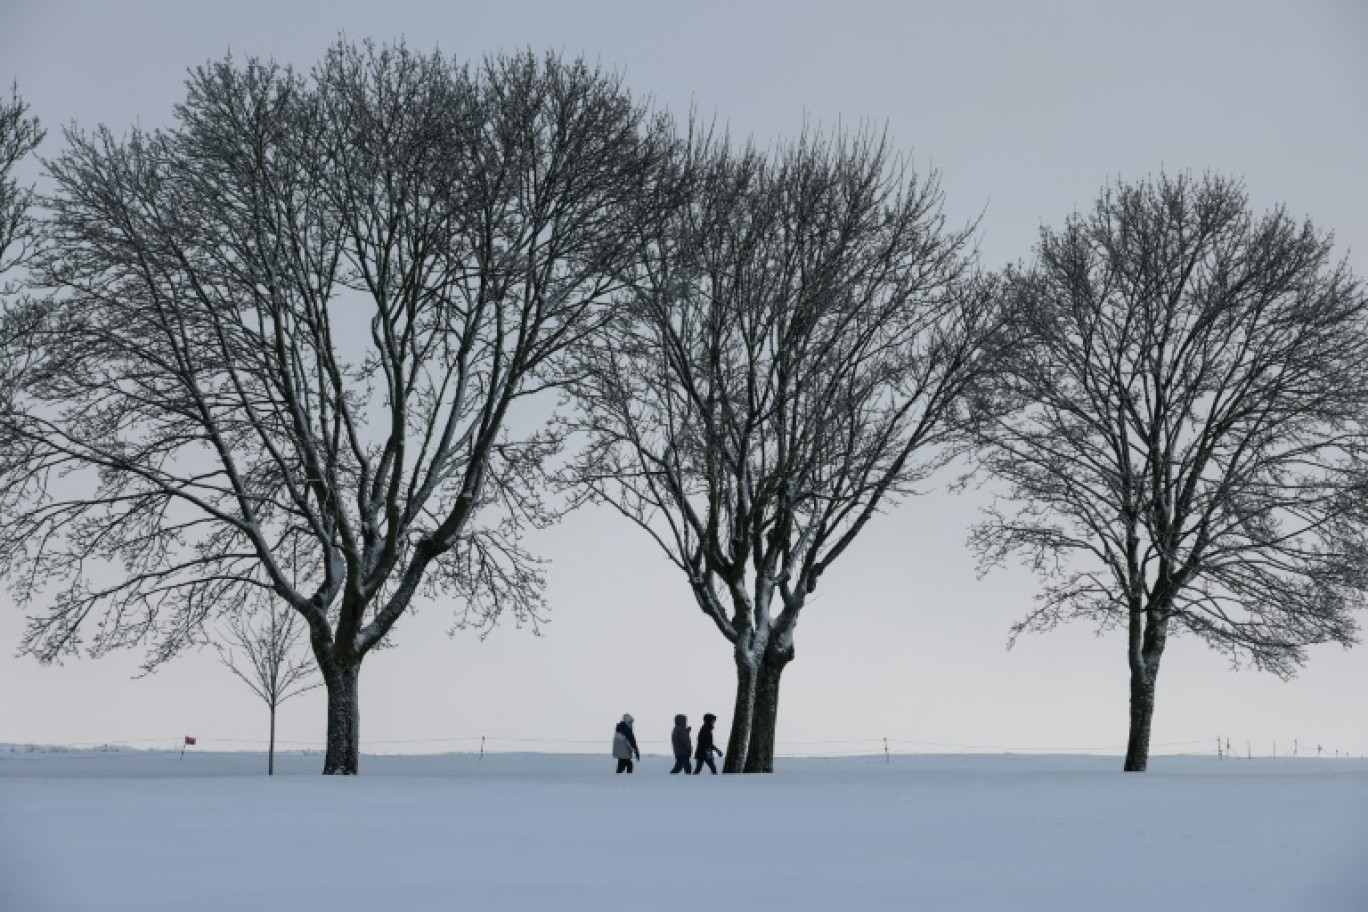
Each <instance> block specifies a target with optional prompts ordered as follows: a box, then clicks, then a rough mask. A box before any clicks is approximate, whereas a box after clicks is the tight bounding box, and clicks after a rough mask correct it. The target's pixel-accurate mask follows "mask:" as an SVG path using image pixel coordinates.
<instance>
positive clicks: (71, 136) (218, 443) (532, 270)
mask: <svg viewBox="0 0 1368 912" xmlns="http://www.w3.org/2000/svg"><path fill="white" fill-rule="evenodd" d="M658 126H659V125H658V123H657V121H656V120H655V119H654V118H652V117H651V116H650V115H648V113H647V112H646V111H645V110H644V108H643V107H642V106H641V105H640V104H638V103H636V102H634V101H633V100H632V99H631V98H630V97H629V95H628V94H627V92H626V91H625V90H624V89H623V87H622V86H621V84H620V82H619V80H618V79H617V78H615V77H612V76H610V75H607V74H604V73H602V72H600V71H597V70H595V69H593V68H591V67H588V66H586V65H585V64H583V63H582V62H579V61H565V60H562V59H560V58H558V57H557V56H555V55H550V56H546V57H539V56H537V55H534V54H531V53H522V54H517V55H513V56H499V57H494V58H491V59H489V60H487V61H485V62H484V64H483V65H482V66H476V67H473V68H472V67H467V66H464V65H459V64H457V63H456V62H454V61H452V60H449V59H446V58H445V57H443V56H442V55H440V54H438V53H432V54H428V55H420V54H417V53H414V52H411V51H409V50H407V49H406V48H404V47H402V46H400V47H390V48H377V47H374V46H370V45H367V46H364V47H361V48H357V47H353V46H349V45H346V44H338V45H337V46H335V47H334V48H332V49H331V51H330V52H329V53H328V54H327V55H326V57H325V59H324V60H323V61H322V62H321V63H320V64H319V65H318V66H317V67H316V68H315V69H314V70H313V71H312V73H311V74H309V75H307V76H305V75H300V74H297V73H295V72H293V71H291V70H290V69H288V68H282V67H279V66H276V65H274V64H271V63H263V62H258V61H248V62H246V63H245V64H239V63H236V62H234V61H232V60H231V59H229V60H225V61H223V62H220V63H216V64H212V65H208V66H205V67H202V68H199V69H197V70H195V71H193V73H192V74H191V77H190V79H189V81H188V92H187V96H186V99H185V101H184V103H182V104H181V105H180V106H178V107H177V109H176V121H175V125H174V126H172V127H170V128H169V129H166V130H158V131H153V132H146V131H142V130H136V129H135V130H132V131H131V132H129V133H128V134H126V135H125V136H123V137H119V136H116V135H115V134H114V133H113V132H111V131H110V130H108V129H105V128H101V129H99V130H96V131H94V132H93V133H85V132H79V131H74V130H73V131H70V132H69V133H68V135H67V148H66V149H65V150H64V151H63V152H62V153H61V154H60V155H59V156H58V157H57V158H56V159H54V160H53V161H52V162H51V163H50V165H49V167H50V171H51V174H52V177H53V180H54V181H55V183H56V187H57V190H56V193H55V195H54V196H53V198H52V199H50V200H48V201H47V202H48V205H49V206H50V208H51V210H52V212H53V217H52V221H51V224H50V225H49V227H48V231H47V242H48V250H47V253H46V255H45V256H44V257H43V258H42V259H41V261H40V262H39V263H38V266H37V267H36V268H37V269H38V271H39V273H40V278H41V280H42V281H43V283H44V285H45V286H46V287H47V288H48V289H49V290H50V294H49V296H48V298H47V300H46V303H45V304H44V309H45V312H44V315H43V321H42V324H41V326H39V327H37V328H36V329H35V330H34V332H33V334H32V335H31V336H30V339H29V341H28V343H27V344H28V345H30V346H31V350H33V351H36V352H37V358H38V360H39V362H40V363H39V370H37V371H36V372H33V373H31V375H30V379H29V381H28V382H27V383H26V384H25V385H24V387H23V388H22V389H21V391H20V393H19V395H20V398H21V400H22V408H21V414H20V415H19V416H18V417H17V418H15V419H12V420H10V421H9V422H8V423H9V424H10V425H11V428H10V431H11V433H15V434H17V435H18V439H20V440H21V441H22V442H23V447H22V450H23V451H22V452H14V453H12V454H7V456H6V458H5V461H4V464H3V465H0V487H4V488H5V489H6V490H7V491H9V492H11V496H10V497H9V498H8V499H7V508H6V510H5V515H4V517H3V526H4V527H3V530H0V562H2V565H3V569H4V570H5V571H6V572H7V574H8V575H9V578H10V579H11V580H12V581H13V583H14V588H15V590H16V592H17V593H18V595H19V597H20V598H21V600H23V601H24V603H26V604H27V605H29V606H30V608H31V609H33V612H32V614H31V623H30V626H29V629H28V632H27V635H26V638H25V640H24V644H23V648H24V649H25V650H27V651H29V652H31V653H33V654H35V655H37V656H38V657H39V658H40V659H42V660H52V659H55V658H57V657H59V656H62V655H64V654H67V653H70V652H72V651H74V650H76V649H78V647H80V646H81V645H82V641H83V639H84V640H85V645H86V646H87V647H88V650H89V651H90V652H91V653H95V654H99V653H102V652H105V651H107V650H109V649H113V648H117V647H121V646H129V645H134V644H146V645H147V647H148V649H149V652H148V659H147V663H148V665H149V666H155V665H156V664H158V663H160V662H162V661H164V660H166V659H167V658H169V657H171V656H172V655H174V654H176V653H177V651H178V650H180V649H181V648H182V647H183V646H184V645H186V644H187V643H190V642H192V641H193V640H194V638H195V632H196V631H197V630H199V629H200V628H201V627H202V625H203V624H204V623H205V621H206V620H208V619H210V618H213V617H214V616H215V615H218V614H221V613H224V612H233V611H237V610H243V606H246V605H248V604H250V601H251V600H250V594H251V593H252V592H255V591H259V590H260V589H261V588H263V587H264V588H265V589H267V590H268V591H269V592H270V593H272V594H273V595H274V596H275V597H276V598H278V599H280V600H282V601H283V602H284V603H285V604H288V605H289V606H290V607H291V608H292V609H293V610H294V611H296V612H298V614H299V615H300V616H301V618H302V620H303V621H304V622H305V624H306V625H307V627H308V630H309V637H310V645H311V647H312V651H313V655H314V657H315V659H316V661H317V664H318V668H319V671H320V673H321V675H322V678H323V680H324V682H325V684H326V687H327V691H328V727H327V753H326V757H325V760H324V772H325V773H341V774H351V773H355V772H357V768H358V749H359V747H358V745H359V725H360V718H359V703H358V677H359V673H360V669H361V665H362V661H363V659H364V658H365V657H366V655H367V654H368V653H369V652H370V651H371V650H372V649H374V648H375V647H376V646H377V645H378V644H380V643H381V642H382V641H384V640H385V638H386V636H387V635H388V634H389V633H390V631H391V630H392V629H393V627H394V625H395V624H396V623H397V622H398V621H399V619H400V618H401V617H402V616H403V615H404V614H405V612H406V611H408V610H409V608H410V606H411V605H412V604H413V603H414V599H415V597H418V596H420V595H422V594H423V593H424V592H426V593H427V594H429V595H437V594H440V595H441V596H442V597H443V600H444V601H445V600H451V601H453V602H455V603H456V604H457V605H458V606H460V607H459V611H460V614H459V617H460V619H461V621H462V622H470V623H477V624H478V623H492V622H493V621H494V619H495V618H496V617H497V616H498V615H499V614H500V612H507V611H511V612H514V613H516V614H517V615H518V616H521V617H530V618H533V619H535V618H536V616H537V612H538V611H539V609H540V585H541V576H540V573H539V572H538V568H537V564H536V562H535V561H533V560H532V559H531V558H530V557H529V555H527V554H526V553H525V552H524V551H523V550H522V548H521V547H520V545H519V542H520V532H521V530H522V529H523V528H524V527H525V524H526V523H528V522H537V521H539V520H540V519H542V518H545V509H544V506H543V504H542V502H541V501H540V499H539V497H538V491H539V488H538V487H537V486H536V484H535V483H534V482H535V479H534V475H535V472H536V470H537V469H538V467H539V466H540V464H541V462H542V460H543V459H545V458H546V457H547V455H548V454H549V453H551V452H553V451H554V449H555V447H556V442H557V441H556V440H555V438H554V436H553V435H551V434H550V433H548V431H547V430H546V426H545V422H544V420H543V418H542V416H543V415H544V414H545V413H546V412H547V411H549V409H548V408H547V407H546V406H543V405H541V404H539V399H538V396H539V394H540V393H542V392H543V391H544V390H546V389H548V388H550V387H554V386H555V385H556V384H557V383H558V382H560V379H561V373H560V371H561V365H560V364H559V363H558V359H559V358H560V355H561V353H562V352H563V351H564V350H565V349H566V347H567V346H569V345H571V344H572V343H574V342H576V341H577V340H578V339H579V338H580V337H581V335H582V334H583V333H585V332H586V331H587V330H588V329H590V328H591V327H592V326H593V325H594V324H595V323H596V322H597V321H598V320H599V319H600V314H601V312H602V310H603V309H604V308H605V307H606V306H607V305H608V304H610V303H611V302H612V301H613V300H614V299H615V297H616V296H617V294H618V292H619V290H620V287H621V285H622V283H623V282H624V277H625V275H626V271H627V269H628V267H629V266H630V263H631V262H632V256H633V249H634V248H633V238H632V237H631V236H630V235H629V234H628V232H627V226H630V225H631V224H633V223H634V221H635V220H636V218H637V215H636V213H635V212H634V211H633V210H634V207H635V206H636V205H637V203H638V200H639V198H640V193H639V190H640V188H641V187H642V186H643V185H644V184H645V183H646V182H647V181H648V180H649V179H650V175H651V173H652V167H653V162H654V161H655V159H656V157H657V155H658V148H657V146H658V142H659V136H660V131H659V129H658ZM16 449H18V448H16ZM294 555H297V556H298V561H297V564H296V563H295V559H294ZM296 566H297V568H298V571H299V576H298V579H297V580H296V579H295V578H294V575H293V569H294V568H295V567H296ZM287 568H289V569H288V570H287Z"/></svg>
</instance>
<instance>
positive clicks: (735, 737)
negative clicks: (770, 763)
mask: <svg viewBox="0 0 1368 912" xmlns="http://www.w3.org/2000/svg"><path fill="white" fill-rule="evenodd" d="M735 655H736V706H735V707H734V708H733V709H732V724H731V736H730V737H729V738H728V739H727V756H726V757H724V758H723V759H722V772H724V773H740V772H744V771H745V768H746V755H747V753H748V752H749V750H750V737H751V722H752V720H753V719H754V717H755V684H756V672H757V669H756V667H755V665H756V662H755V659H754V657H752V656H751V655H749V654H748V653H746V652H744V651H743V650H742V649H740V648H739V647H738V648H737V650H736V653H735Z"/></svg>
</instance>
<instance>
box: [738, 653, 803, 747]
mask: <svg viewBox="0 0 1368 912" xmlns="http://www.w3.org/2000/svg"><path fill="white" fill-rule="evenodd" d="M792 661H793V647H792V646H790V647H789V648H787V649H776V648H770V649H766V650H765V656H764V658H763V659H762V660H761V662H760V671H759V674H758V675H757V678H756V684H755V709H754V715H753V716H752V718H751V736H750V750H749V751H748V752H747V753H746V772H748V773H772V772H774V732H775V729H776V728H777V727H778V724H779V679H780V676H781V675H783V673H784V669H785V668H786V667H787V666H788V663H789V662H792Z"/></svg>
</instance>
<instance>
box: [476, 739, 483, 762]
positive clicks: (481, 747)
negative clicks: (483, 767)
mask: <svg viewBox="0 0 1368 912" xmlns="http://www.w3.org/2000/svg"><path fill="white" fill-rule="evenodd" d="M484 741H485V736H484V735H480V759H479V760H476V761H475V762H476V763H484Z"/></svg>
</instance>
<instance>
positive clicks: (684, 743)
mask: <svg viewBox="0 0 1368 912" xmlns="http://www.w3.org/2000/svg"><path fill="white" fill-rule="evenodd" d="M691 731H693V729H691V728H689V726H687V725H676V726H675V727H674V731H672V732H670V744H671V745H672V746H673V747H674V755H675V759H676V760H679V759H683V760H687V759H688V758H689V754H691V753H692V752H693V739H692V738H690V737H689V732H691Z"/></svg>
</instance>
